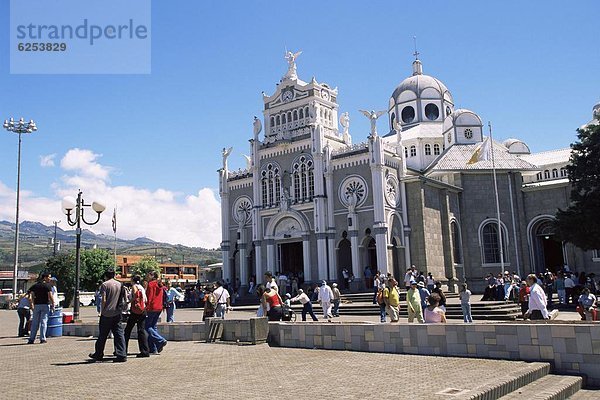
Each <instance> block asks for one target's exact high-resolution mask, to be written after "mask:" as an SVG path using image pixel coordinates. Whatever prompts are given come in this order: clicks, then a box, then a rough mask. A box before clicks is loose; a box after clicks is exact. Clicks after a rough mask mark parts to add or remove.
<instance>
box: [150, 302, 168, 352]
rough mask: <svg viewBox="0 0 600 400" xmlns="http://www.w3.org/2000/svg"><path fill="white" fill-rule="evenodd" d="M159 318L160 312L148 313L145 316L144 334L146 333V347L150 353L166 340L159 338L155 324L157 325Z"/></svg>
mask: <svg viewBox="0 0 600 400" xmlns="http://www.w3.org/2000/svg"><path fill="white" fill-rule="evenodd" d="M159 317H160V311H148V313H147V315H146V332H148V347H149V349H150V353H154V352H155V351H157V349H158V346H160V345H161V344H163V343H165V342H166V341H167V339H165V338H164V337H162V336H160V333H158V329H157V328H156V324H158V318H159Z"/></svg>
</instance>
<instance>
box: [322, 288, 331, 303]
mask: <svg viewBox="0 0 600 400" xmlns="http://www.w3.org/2000/svg"><path fill="white" fill-rule="evenodd" d="M332 299H333V291H332V290H331V288H330V287H329V286H327V285H323V286H321V287H320V288H319V297H318V300H320V301H322V302H323V303H330V302H331V300H332Z"/></svg>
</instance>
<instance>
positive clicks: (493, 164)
mask: <svg viewBox="0 0 600 400" xmlns="http://www.w3.org/2000/svg"><path fill="white" fill-rule="evenodd" d="M488 128H489V130H490V153H491V158H492V174H493V176H494V195H495V196H496V216H497V218H498V244H499V246H500V268H501V271H500V272H501V273H502V274H504V246H503V243H502V224H501V223H500V200H499V199H498V181H497V179H496V162H495V160H494V136H493V135H492V123H491V122H490V121H488Z"/></svg>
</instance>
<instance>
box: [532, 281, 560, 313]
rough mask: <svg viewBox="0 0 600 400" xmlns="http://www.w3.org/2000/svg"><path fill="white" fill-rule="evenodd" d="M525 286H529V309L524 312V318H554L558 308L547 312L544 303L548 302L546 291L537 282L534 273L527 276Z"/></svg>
mask: <svg viewBox="0 0 600 400" xmlns="http://www.w3.org/2000/svg"><path fill="white" fill-rule="evenodd" d="M527 286H529V290H530V293H529V309H528V310H527V312H526V313H525V318H530V319H531V320H535V319H554V318H556V316H557V315H558V310H552V312H551V313H549V312H548V309H547V308H546V305H547V304H548V298H547V297H546V292H544V289H542V287H541V286H540V285H539V284H538V283H537V277H536V276H535V274H530V275H528V276H527Z"/></svg>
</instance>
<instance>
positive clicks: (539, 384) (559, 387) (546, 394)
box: [500, 375, 583, 400]
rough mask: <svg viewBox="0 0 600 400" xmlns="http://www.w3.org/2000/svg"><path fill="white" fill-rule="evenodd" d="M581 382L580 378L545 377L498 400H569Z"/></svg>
mask: <svg viewBox="0 0 600 400" xmlns="http://www.w3.org/2000/svg"><path fill="white" fill-rule="evenodd" d="M582 381H583V379H582V378H581V377H580V376H562V375H546V376H544V377H542V378H540V379H537V380H535V381H533V382H531V383H529V384H528V385H526V386H523V387H521V388H519V389H517V390H515V391H514V392H512V393H510V394H508V395H506V396H503V397H500V399H502V400H512V399H515V400H516V399H531V400H542V399H543V400H564V399H569V398H571V396H573V395H574V394H575V393H577V391H579V389H581V385H582Z"/></svg>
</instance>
